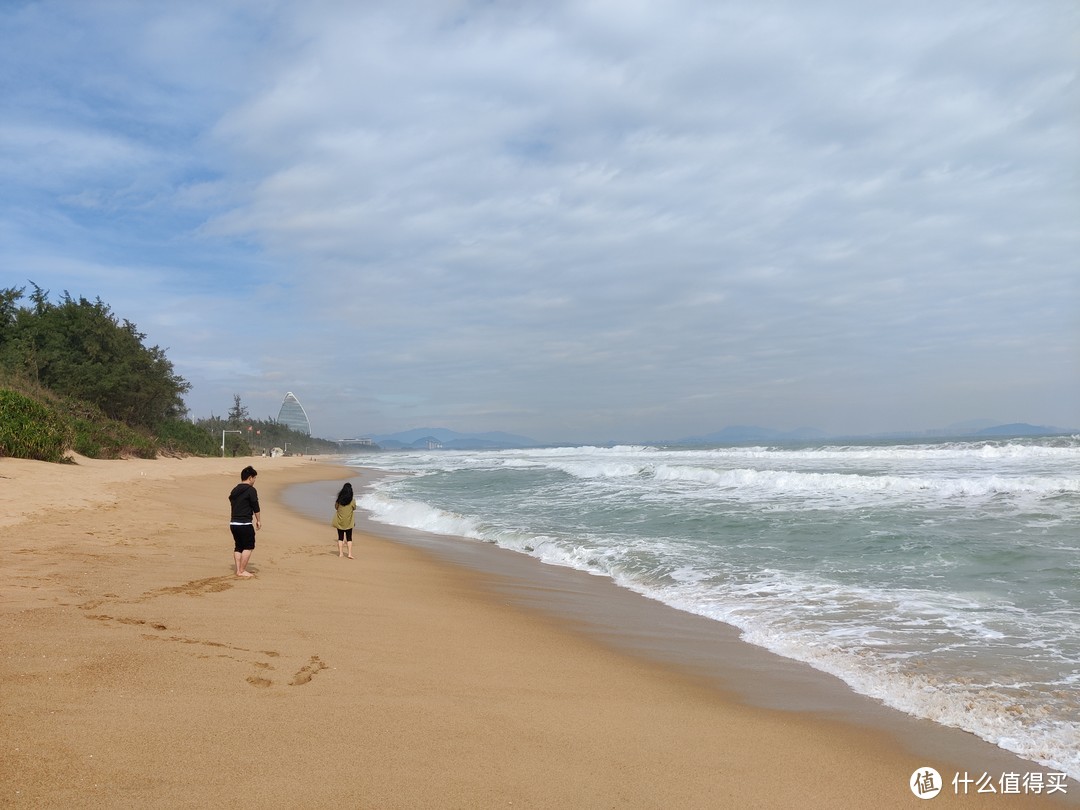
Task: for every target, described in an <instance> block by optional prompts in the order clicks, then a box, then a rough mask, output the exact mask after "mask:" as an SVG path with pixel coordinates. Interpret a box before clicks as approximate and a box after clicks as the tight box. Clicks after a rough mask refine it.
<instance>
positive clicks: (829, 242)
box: [0, 0, 1080, 442]
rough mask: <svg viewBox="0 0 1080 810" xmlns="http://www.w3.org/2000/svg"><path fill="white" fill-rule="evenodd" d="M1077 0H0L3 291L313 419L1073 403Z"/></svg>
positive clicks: (599, 421) (535, 423)
mask: <svg viewBox="0 0 1080 810" xmlns="http://www.w3.org/2000/svg"><path fill="white" fill-rule="evenodd" d="M1078 41H1080V7H1078V6H1077V4H1076V3H1075V2H1073V1H1072V0H1060V1H1054V0H1029V1H1028V2H1023V3H1017V2H989V1H983V2H970V1H968V0H954V2H949V3H940V2H918V0H915V1H914V2H907V3H894V2H873V1H872V2H866V0H850V1H848V0H824V2H815V3H804V2H794V1H793V2H775V1H773V0H764V2H758V0H754V2H750V0H739V1H738V2H722V1H721V0H702V1H700V2H699V1H698V0H673V1H668V2H659V0H656V1H652V0H582V1H580V2H562V3H561V2H528V0H521V1H520V2H507V3H491V2H451V1H450V0H446V1H445V2H440V1H437V0H432V1H431V2H420V1H416V2H414V1H412V0H404V1H403V2H393V3H390V2H370V3H353V2H322V1H320V0H313V1H312V2H256V1H255V0H212V2H202V1H201V0H187V1H186V2H183V3H146V2H139V1H138V0H87V1H86V2H76V1H75V0H69V2H11V0H8V1H7V2H4V3H3V4H0V67H2V70H0V82H2V84H3V91H2V93H0V268H2V270H0V285H2V286H26V287H27V288H28V289H29V283H30V282H33V283H36V284H38V285H39V286H41V287H43V288H45V289H48V290H51V291H52V292H53V294H54V295H59V294H60V293H62V292H63V291H64V290H67V291H69V292H70V293H71V294H72V295H75V296H85V297H87V298H91V299H92V298H95V297H99V296H100V297H101V298H102V299H103V300H104V301H105V302H106V303H108V304H109V305H110V306H111V307H112V308H113V311H114V312H115V313H116V314H117V315H118V316H119V317H121V318H127V319H129V320H131V321H133V322H134V323H135V324H137V325H138V327H139V328H140V329H141V330H142V331H143V332H145V333H146V334H147V336H148V337H147V340H148V342H149V343H151V344H154V345H159V346H161V347H162V348H164V349H166V351H167V354H168V356H169V358H170V359H171V360H172V361H173V363H174V365H175V367H176V370H177V372H178V373H179V374H181V375H182V376H183V377H185V378H186V379H187V380H188V381H190V382H191V384H192V386H193V388H192V391H191V393H190V394H189V396H188V397H187V403H188V405H189V407H190V409H191V411H192V413H193V414H194V415H196V416H206V415H209V414H210V413H211V412H212V413H215V414H218V415H222V414H224V413H225V412H226V411H227V410H228V408H229V406H230V405H231V404H232V395H233V394H234V393H239V394H240V395H241V397H242V399H243V400H244V402H245V403H246V404H247V405H248V406H249V408H250V410H251V411H252V413H253V414H254V415H256V416H276V414H277V409H278V406H279V405H280V403H281V399H282V397H283V396H284V395H285V392H286V391H292V392H294V393H295V394H296V395H297V396H298V397H299V398H300V400H301V401H302V402H303V403H304V406H305V408H306V409H307V411H308V413H309V416H310V418H311V421H312V427H313V430H314V432H315V433H316V434H318V435H320V436H325V437H329V438H340V437H348V436H357V435H370V434H379V433H388V432H393V431H396V430H402V429H406V428H412V427H420V426H431V427H448V428H452V429H455V430H460V431H481V430H505V431H511V432H515V433H523V434H526V435H529V436H533V437H534V438H537V439H540V440H546V441H583V442H587V441H604V440H609V439H614V440H620V441H634V440H647V439H661V438H677V437H680V436H686V435H693V434H702V433H707V432H710V431H713V430H717V429H719V428H721V427H723V426H725V425H730V424H759V425H765V426H770V427H774V428H779V429H792V428H796V427H800V426H804V425H809V426H815V427H818V428H821V429H823V430H826V431H830V432H835V433H841V432H853V433H865V432H877V431H887V430H906V429H924V428H934V427H940V426H944V425H948V424H951V423H954V422H958V421H962V420H967V419H974V418H986V419H993V420H997V421H1000V422H1012V421H1027V422H1033V423H1039V424H1052V425H1057V426H1063V427H1077V426H1080V261H1078V257H1080V137H1078V133H1080V85H1078V80H1077V74H1078V68H1080V56H1078V51H1077V42H1078Z"/></svg>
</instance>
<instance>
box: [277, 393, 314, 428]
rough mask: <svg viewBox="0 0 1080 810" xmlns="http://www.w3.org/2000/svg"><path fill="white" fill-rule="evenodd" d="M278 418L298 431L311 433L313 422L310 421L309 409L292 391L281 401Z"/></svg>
mask: <svg viewBox="0 0 1080 810" xmlns="http://www.w3.org/2000/svg"><path fill="white" fill-rule="evenodd" d="M277 420H278V422H280V423H281V424H283V425H285V426H286V427H288V428H290V429H292V430H295V431H296V432H297V433H303V434H304V435H305V436H310V435H311V423H310V422H308V418H307V411H305V410H304V406H303V405H301V404H300V400H298V399H297V398H296V394H294V393H293V392H292V391H290V392H289V393H287V394H286V395H285V399H283V400H282V401H281V410H280V411H278V415H277Z"/></svg>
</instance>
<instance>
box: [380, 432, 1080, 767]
mask: <svg viewBox="0 0 1080 810" xmlns="http://www.w3.org/2000/svg"><path fill="white" fill-rule="evenodd" d="M372 461H375V462H377V463H379V465H380V466H385V467H386V468H387V469H394V470H398V471H407V472H413V473H423V475H420V476H416V475H414V476H406V477H401V478H396V479H394V480H389V479H388V480H387V481H385V482H384V483H382V484H380V485H379V487H378V489H377V490H376V491H375V492H373V493H371V494H369V495H366V496H363V497H362V499H361V505H362V506H363V507H364V508H366V509H368V510H369V511H370V512H371V513H372V515H373V517H375V519H377V520H382V521H384V522H387V523H392V524H397V525H403V526H409V527H411V528H414V529H420V530H423V531H428V532H433V533H439V534H444V535H453V536H463V537H468V538H473V539H476V540H482V541H484V542H489V543H497V544H499V545H501V546H504V547H507V548H511V549H514V550H517V551H521V552H523V553H527V554H531V555H533V556H535V557H537V558H538V559H540V560H542V561H544V562H546V563H549V564H555V565H563V566H569V567H573V568H576V569H579V570H582V571H588V572H590V573H593V574H600V575H604V576H608V577H610V578H611V579H613V580H614V581H615V582H617V583H618V584H620V585H622V586H624V587H627V588H631V589H633V590H636V591H638V592H640V593H643V594H645V595H647V596H649V597H651V598H654V599H658V600H660V601H663V602H665V603H667V604H670V605H673V606H675V607H678V608H680V609H683V610H687V611H690V612H693V613H698V614H700V615H703V616H707V617H709V618H713V619H716V620H719V621H724V622H726V623H729V624H732V625H734V626H736V627H738V628H740V630H741V631H742V632H743V634H744V637H745V638H746V639H747V640H748V641H750V642H752V643H755V644H759V645H761V646H764V647H767V648H769V649H771V650H773V651H775V652H777V653H779V654H781V655H785V656H788V657H791V658H795V659H798V660H801V661H804V662H807V663H809V664H811V665H813V666H815V667H818V668H820V669H822V670H824V671H827V672H831V673H833V674H835V675H837V676H838V677H840V678H842V679H844V680H845V681H846V682H847V683H849V684H851V686H852V687H853V688H855V689H856V690H858V691H860V692H863V693H865V694H868V695H871V696H873V697H875V698H878V699H880V700H882V701H883V702H885V703H887V704H888V705H890V706H893V707H895V708H898V709H901V710H903V711H906V712H909V713H911V714H914V715H917V716H920V717H926V718H929V719H933V720H935V721H937V722H940V723H943V724H947V725H956V726H958V727H960V728H964V729H966V730H968V731H971V732H973V733H975V734H978V735H979V736H982V737H984V738H985V739H988V740H990V741H992V742H994V743H995V744H998V745H1000V746H1002V747H1003V748H1007V749H1009V750H1012V751H1015V752H1016V753H1018V754H1020V755H1021V756H1025V757H1028V758H1030V759H1033V760H1038V761H1041V762H1044V763H1047V764H1050V765H1051V766H1052V767H1056V768H1060V769H1062V770H1066V771H1068V772H1069V773H1070V774H1071V775H1072V776H1074V777H1077V778H1080V759H1078V754H1077V751H1080V744H1078V742H1080V740H1078V735H1080V698H1078V696H1077V690H1076V687H1077V685H1080V670H1078V669H1077V664H1076V661H1077V660H1080V604H1078V603H1077V592H1076V588H1075V582H1076V580H1077V577H1080V563H1078V562H1077V560H1078V559H1080V555H1078V553H1077V552H1080V538H1078V537H1077V536H1076V533H1075V526H1076V525H1078V524H1080V477H1078V476H1077V470H1078V469H1080V439H1078V438H1074V439H1071V440H1070V439H1066V440H1053V441H1049V440H1048V441H1043V442H1039V441H1032V442H1024V441H1012V442H950V443H941V444H933V443H928V444H924V445H911V444H908V445H894V446H863V447H855V446H852V447H808V448H799V449H787V448H770V447H757V448H709V449H694V450H685V449H679V450H671V449H662V448H653V447H616V448H600V447H590V448H554V449H543V450H525V451H498V452H486V453H468V452H449V453H425V454H422V455H421V454H408V453H406V454H392V455H391V454H388V455H386V456H379V457H376V458H374V459H373V458H371V457H364V459H363V460H362V462H360V463H364V464H370V463H372ZM459 481H460V482H461V483H460V484H459V483H457V482H459ZM480 484H482V486H480ZM478 493H483V497H480V496H479V495H478Z"/></svg>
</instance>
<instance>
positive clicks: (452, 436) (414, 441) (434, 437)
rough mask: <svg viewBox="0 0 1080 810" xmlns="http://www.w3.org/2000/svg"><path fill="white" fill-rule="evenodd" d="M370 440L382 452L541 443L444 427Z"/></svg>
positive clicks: (528, 439)
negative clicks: (461, 431) (460, 431)
mask: <svg viewBox="0 0 1080 810" xmlns="http://www.w3.org/2000/svg"><path fill="white" fill-rule="evenodd" d="M372 439H373V440H374V441H375V443H376V444H377V445H379V447H381V448H383V449H384V450H506V449H512V448H521V447H538V446H539V445H540V444H541V443H540V442H538V441H536V440H535V439H530V438H529V437H528V436H517V435H514V434H513V433H502V432H500V431H493V432H489V433H458V432H457V431H456V430H448V429H447V428H415V429H413V430H404V431H401V432H400V433H388V434H385V435H382V436H372Z"/></svg>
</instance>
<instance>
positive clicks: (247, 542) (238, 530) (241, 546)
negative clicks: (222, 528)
mask: <svg viewBox="0 0 1080 810" xmlns="http://www.w3.org/2000/svg"><path fill="white" fill-rule="evenodd" d="M229 528H230V529H232V536H233V542H234V543H235V544H236V551H251V550H252V549H253V548H255V527H254V526H253V525H252V524H250V523H245V524H243V525H241V526H229Z"/></svg>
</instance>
